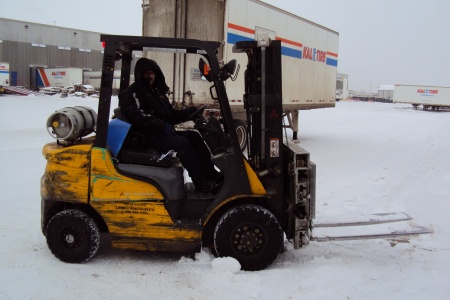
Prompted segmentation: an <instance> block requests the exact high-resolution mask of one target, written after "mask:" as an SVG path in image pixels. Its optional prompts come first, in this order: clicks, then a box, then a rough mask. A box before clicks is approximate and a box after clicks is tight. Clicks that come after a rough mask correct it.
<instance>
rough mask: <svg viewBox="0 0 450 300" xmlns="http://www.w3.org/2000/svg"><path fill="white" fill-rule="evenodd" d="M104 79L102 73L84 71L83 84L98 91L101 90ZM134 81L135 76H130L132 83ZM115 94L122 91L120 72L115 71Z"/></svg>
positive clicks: (113, 86) (113, 88)
mask: <svg viewBox="0 0 450 300" xmlns="http://www.w3.org/2000/svg"><path fill="white" fill-rule="evenodd" d="M101 79H102V71H83V84H89V85H92V87H94V89H96V90H100V83H101ZM133 81H134V75H130V82H133ZM112 90H113V93H117V92H118V91H119V90H120V71H114V77H113V85H112Z"/></svg>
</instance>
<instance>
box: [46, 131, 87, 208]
mask: <svg viewBox="0 0 450 300" xmlns="http://www.w3.org/2000/svg"><path fill="white" fill-rule="evenodd" d="M91 148H92V139H85V140H83V141H82V142H80V143H79V144H76V145H70V146H66V145H61V144H58V143H56V142H54V143H48V144H46V145H45V146H44V148H43V149H42V154H43V155H44V157H45V159H46V160H47V165H46V167H45V173H44V175H43V176H42V179H41V197H42V199H45V200H53V201H64V202H75V203H87V202H88V196H89V163H90V153H91Z"/></svg>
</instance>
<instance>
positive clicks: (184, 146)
mask: <svg viewBox="0 0 450 300" xmlns="http://www.w3.org/2000/svg"><path fill="white" fill-rule="evenodd" d="M150 148H151V149H155V150H157V151H159V152H167V151H169V150H174V151H175V152H176V153H177V157H178V158H179V159H180V162H181V163H182V164H183V166H184V168H185V169H186V170H187V171H188V173H189V176H190V177H191V179H192V182H193V183H194V185H195V186H196V187H197V188H198V189H200V190H202V189H204V188H206V187H207V186H209V185H211V180H209V178H208V174H205V172H204V169H203V166H202V161H200V160H199V159H198V155H197V153H196V152H195V149H194V148H193V147H192V145H191V143H190V141H189V140H188V139H187V138H186V137H183V136H179V135H176V136H168V137H164V138H162V139H159V140H157V141H155V142H154V143H152V145H151V147H150Z"/></svg>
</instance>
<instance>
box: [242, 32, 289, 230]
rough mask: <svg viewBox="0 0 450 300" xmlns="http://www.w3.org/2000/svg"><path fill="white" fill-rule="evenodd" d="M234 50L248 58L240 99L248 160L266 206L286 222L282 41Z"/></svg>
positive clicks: (247, 44)
mask: <svg viewBox="0 0 450 300" xmlns="http://www.w3.org/2000/svg"><path fill="white" fill-rule="evenodd" d="M233 51H234V52H236V53H240V52H242V53H246V54H247V57H248V64H247V69H246V71H245V75H244V76H245V93H244V97H243V99H244V107H245V110H246V113H247V123H248V124H247V126H248V137H247V138H248V160H249V163H250V164H251V165H252V167H253V169H254V170H255V171H256V172H258V175H259V177H260V179H261V181H262V183H263V185H264V187H265V188H266V189H267V192H268V194H270V201H268V203H267V206H268V207H269V208H270V210H271V211H272V212H273V213H274V214H275V216H276V217H277V219H278V220H286V218H285V216H284V212H285V211H286V207H284V204H283V203H284V202H285V201H283V194H284V191H283V174H284V170H283V126H282V125H283V122H282V118H283V109H282V81H281V80H282V75H281V42H280V41H270V40H269V39H268V38H263V39H259V40H258V41H245V42H237V43H236V44H235V46H234V48H233ZM282 227H284V226H283V224H282Z"/></svg>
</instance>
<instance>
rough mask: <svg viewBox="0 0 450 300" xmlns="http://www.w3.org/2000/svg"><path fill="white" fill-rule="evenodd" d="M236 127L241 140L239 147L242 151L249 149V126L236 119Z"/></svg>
mask: <svg viewBox="0 0 450 300" xmlns="http://www.w3.org/2000/svg"><path fill="white" fill-rule="evenodd" d="M234 126H235V127H236V134H237V137H238V140H239V147H240V148H241V150H242V151H244V150H245V147H247V124H245V122H244V121H242V120H239V119H235V120H234Z"/></svg>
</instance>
